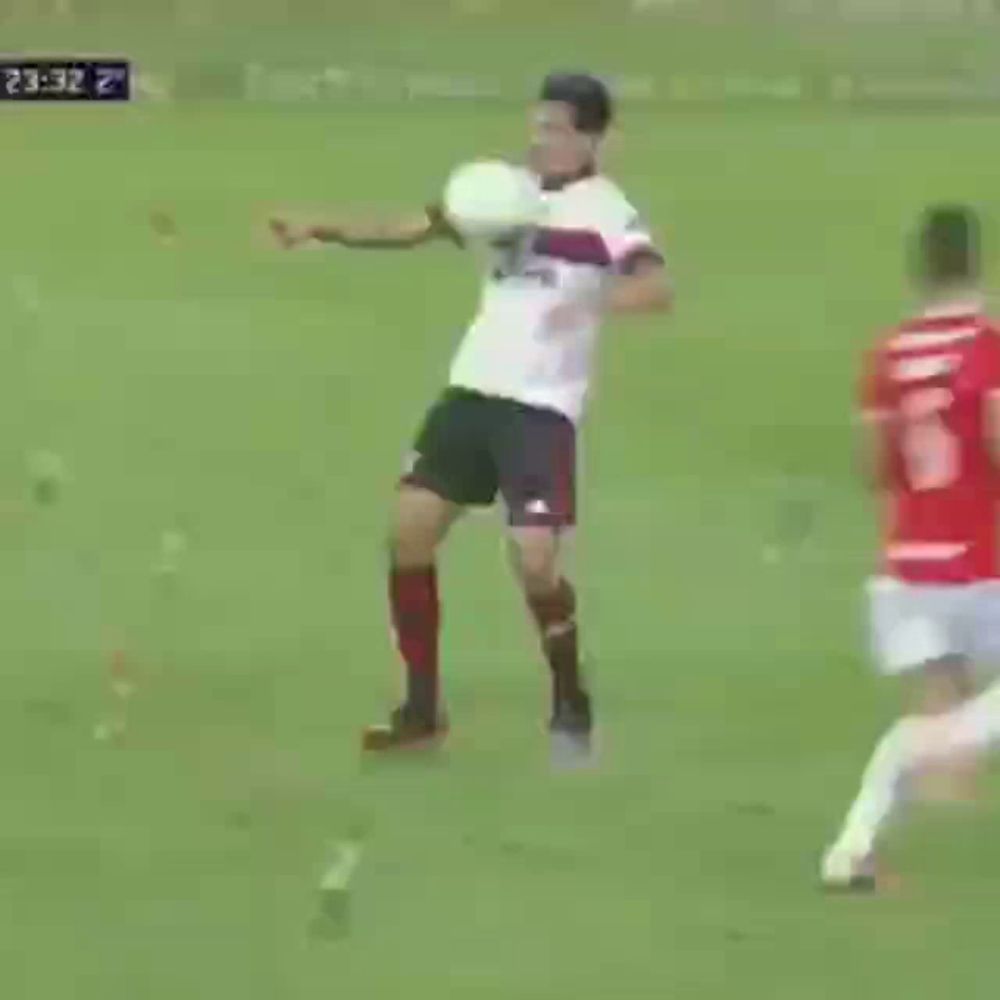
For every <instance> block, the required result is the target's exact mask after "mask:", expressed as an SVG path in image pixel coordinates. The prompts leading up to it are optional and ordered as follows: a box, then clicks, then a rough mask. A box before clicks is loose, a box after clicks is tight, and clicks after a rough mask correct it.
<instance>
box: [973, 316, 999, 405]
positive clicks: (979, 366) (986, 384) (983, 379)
mask: <svg viewBox="0 0 1000 1000" xmlns="http://www.w3.org/2000/svg"><path fill="white" fill-rule="evenodd" d="M976 384H977V387H978V388H979V389H980V390H981V391H982V392H983V393H986V394H988V393H993V392H997V391H998V390H1000V330H996V329H992V328H991V329H989V330H987V331H986V332H985V333H984V334H983V338H982V340H981V342H980V349H979V354H978V357H977V358H976Z"/></svg>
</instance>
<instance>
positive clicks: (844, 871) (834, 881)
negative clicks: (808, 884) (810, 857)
mask: <svg viewBox="0 0 1000 1000" xmlns="http://www.w3.org/2000/svg"><path fill="white" fill-rule="evenodd" d="M820 881H821V882H822V884H823V888H824V889H826V890H827V892H857V893H865V892H874V891H875V890H876V889H877V888H878V885H879V879H878V872H877V869H876V865H875V855H874V854H872V853H868V854H858V853H856V852H854V851H848V850H846V849H844V848H842V847H838V846H836V845H834V846H833V847H831V848H829V850H827V852H826V854H824V855H823V862H822V865H821V866H820Z"/></svg>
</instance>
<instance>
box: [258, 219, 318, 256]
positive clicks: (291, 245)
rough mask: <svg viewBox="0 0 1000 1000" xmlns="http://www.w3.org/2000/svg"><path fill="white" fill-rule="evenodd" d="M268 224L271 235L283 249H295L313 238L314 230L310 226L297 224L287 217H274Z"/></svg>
mask: <svg viewBox="0 0 1000 1000" xmlns="http://www.w3.org/2000/svg"><path fill="white" fill-rule="evenodd" d="M268 226H269V228H270V230H271V235H272V236H273V237H274V239H275V241H276V242H277V244H278V246H279V247H281V248H282V250H294V249H295V248H296V247H299V246H302V244H304V243H308V242H309V241H310V240H311V239H312V238H313V235H312V230H311V228H310V227H308V226H297V225H295V224H294V223H292V222H289V221H288V220H287V219H282V218H280V217H278V216H276V217H274V218H272V219H271V220H270V221H269V223H268Z"/></svg>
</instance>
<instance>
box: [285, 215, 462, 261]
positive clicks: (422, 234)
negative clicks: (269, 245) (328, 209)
mask: <svg viewBox="0 0 1000 1000" xmlns="http://www.w3.org/2000/svg"><path fill="white" fill-rule="evenodd" d="M271 232H272V233H273V234H274V237H275V238H276V239H277V241H278V243H279V245H281V246H283V247H284V248H286V249H293V248H294V247H298V246H302V245H303V244H305V243H310V242H318V243H331V244H335V245H337V246H343V247H349V248H351V249H357V250H408V249H410V248H412V247H418V246H422V245H423V244H425V243H429V242H431V241H432V240H437V239H447V240H451V241H452V242H453V243H456V244H458V245H461V243H462V239H461V237H460V236H459V235H458V233H457V232H456V231H455V229H454V228H453V227H452V226H451V225H450V223H449V222H448V220H447V218H446V217H445V215H444V212H443V211H442V210H441V209H440V207H438V206H436V205H430V206H428V207H427V208H426V209H425V210H424V212H423V213H422V214H420V215H413V216H410V217H409V218H403V219H396V220H392V221H385V222H317V223H312V224H310V225H305V226H302V225H298V224H295V223H292V222H289V221H288V220H286V219H284V218H273V219H271Z"/></svg>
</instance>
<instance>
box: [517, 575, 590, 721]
mask: <svg viewBox="0 0 1000 1000" xmlns="http://www.w3.org/2000/svg"><path fill="white" fill-rule="evenodd" d="M527 598H528V606H529V608H530V609H531V613H532V616H533V617H534V619H535V623H536V625H537V626H538V631H539V634H540V636H541V640H542V649H543V651H544V653H545V658H546V660H547V661H548V665H549V669H550V671H551V674H552V707H553V714H554V715H558V714H559V713H560V712H561V711H564V710H573V709H576V708H580V707H582V706H583V704H584V703H585V702H586V701H587V692H586V690H585V687H584V684H583V680H582V678H581V676H580V650H579V633H578V629H577V623H576V594H575V592H574V590H573V586H572V585H571V584H570V583H569V582H568V581H567V580H565V579H560V580H559V582H558V584H557V585H556V587H555V589H554V590H552V591H550V592H547V593H535V592H531V591H529V592H528V595H527Z"/></svg>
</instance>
